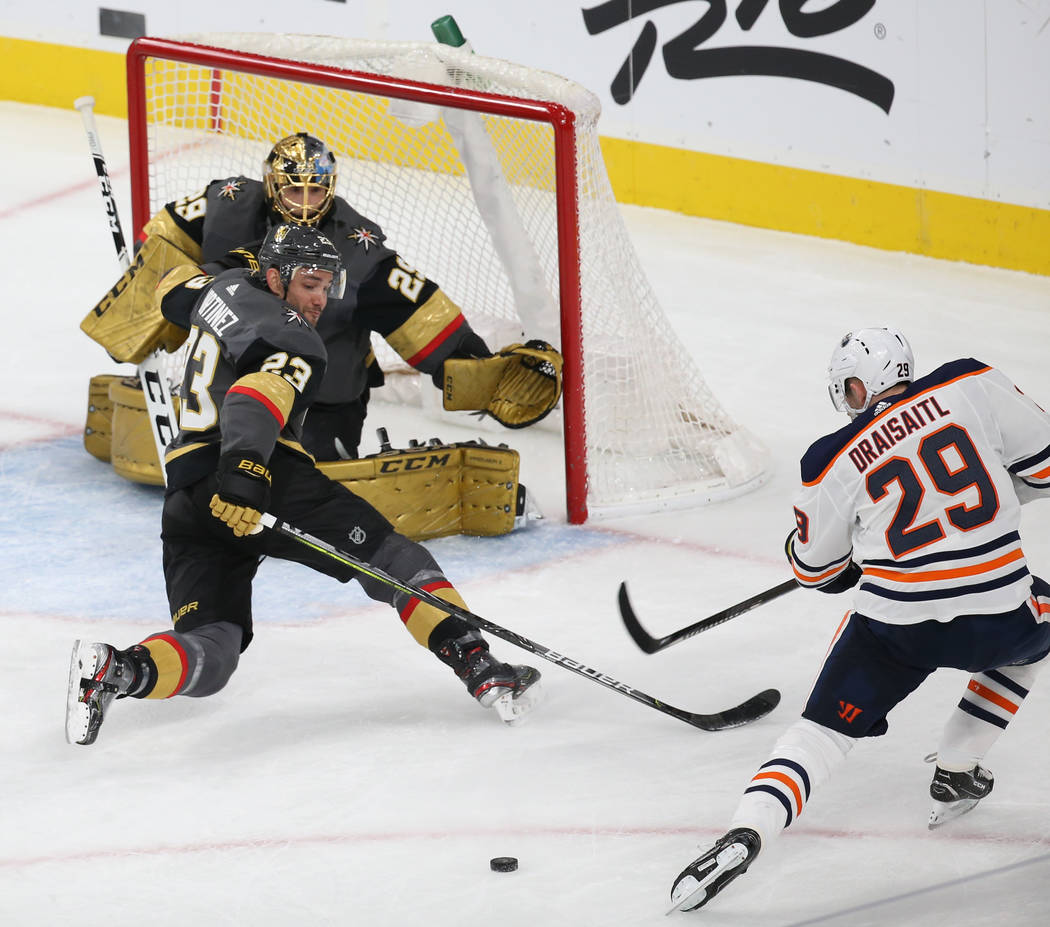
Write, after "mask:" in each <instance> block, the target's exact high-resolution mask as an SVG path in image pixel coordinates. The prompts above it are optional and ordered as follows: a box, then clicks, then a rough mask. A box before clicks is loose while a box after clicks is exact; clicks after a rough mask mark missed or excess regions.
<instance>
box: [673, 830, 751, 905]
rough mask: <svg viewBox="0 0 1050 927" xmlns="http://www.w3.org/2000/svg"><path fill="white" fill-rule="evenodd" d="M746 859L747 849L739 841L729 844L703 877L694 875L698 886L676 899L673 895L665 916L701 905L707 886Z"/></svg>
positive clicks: (693, 877)
mask: <svg viewBox="0 0 1050 927" xmlns="http://www.w3.org/2000/svg"><path fill="white" fill-rule="evenodd" d="M745 859H747V850H746V849H745V848H744V847H742V846H741V845H740V844H739V843H732V844H730V845H729V846H727V847H726V848H725V849H724V850H722V852H721V853H719V854H718V855H717V856H716V857H715V863H714V865H713V866H712V867H711V869H709V870H708V871H707V872H706V873H705V874H704V876H703V877H702V878H701V879H699V880H697V879H696V876H692V879H693V881H695V882H696V887H695V888H693V889H690V890H689V894H688V895H682V896H679V897H678V898H676V899H675V898H674V897H673V896H672V899H673V901H674V904H673V905H672V906H671V907H670V908H669V909H668V910H666V911H664V917H667V915H669V914H674V912H675V911H691V910H693V909H694V907H699V906H700V904H702V903H703V901H704V900H705V898H706V897H707V887H708V886H709V885H710V884H711V883H712V882H714V881H715V879H717V878H718V877H719V876H720V875H722V873H724V872H726V871H727V870H731V869H735V868H736V867H737V866H739V865H740V864H741V863H742V862H743V861H744V860H745Z"/></svg>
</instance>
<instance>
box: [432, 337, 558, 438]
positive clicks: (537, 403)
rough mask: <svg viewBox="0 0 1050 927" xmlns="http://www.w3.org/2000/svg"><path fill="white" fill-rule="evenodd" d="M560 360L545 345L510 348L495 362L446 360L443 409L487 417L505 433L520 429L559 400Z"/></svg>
mask: <svg viewBox="0 0 1050 927" xmlns="http://www.w3.org/2000/svg"><path fill="white" fill-rule="evenodd" d="M561 369H562V356H561V354H559V353H558V351H557V350H556V349H555V348H553V347H552V346H551V345H549V344H547V342H546V341H528V342H526V343H525V344H511V345H508V346H507V347H505V348H503V349H502V350H501V351H500V352H499V353H498V354H496V355H495V356H494V357H484V358H456V357H451V358H449V359H448V360H446V361H445V366H444V380H445V383H444V406H445V408H446V409H448V410H449V411H457V410H460V411H462V410H470V411H480V412H484V413H486V414H488V415H491V416H492V417H493V418H494V419H496V421H497V422H499V423H500V424H501V425H505V426H506V427H507V428H524V427H526V426H527V425H532V424H535V423H536V422H538V421H539V420H540V419H542V418H543V417H544V416H545V415H547V414H548V413H549V412H550V411H551V409H553V408H554V407H555V406H556V405H557V404H558V400H559V399H560V398H561Z"/></svg>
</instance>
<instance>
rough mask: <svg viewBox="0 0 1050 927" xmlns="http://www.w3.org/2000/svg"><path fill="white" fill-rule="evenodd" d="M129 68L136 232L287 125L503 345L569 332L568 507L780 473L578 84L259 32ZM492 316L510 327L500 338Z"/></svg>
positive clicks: (440, 53) (465, 58)
mask: <svg viewBox="0 0 1050 927" xmlns="http://www.w3.org/2000/svg"><path fill="white" fill-rule="evenodd" d="M127 81H128V122H129V126H128V128H129V143H130V153H131V181H132V217H133V222H134V229H135V230H136V232H138V230H141V228H142V227H143V225H144V224H145V223H146V222H147V220H148V219H149V217H150V216H151V215H152V214H153V213H154V212H155V211H156V210H157V209H159V208H160V207H161V206H163V204H164V203H165V202H169V201H171V200H175V199H179V198H180V197H183V196H187V195H190V194H193V193H195V192H198V191H199V190H200V189H203V187H204V186H205V185H206V184H207V183H208V182H209V181H211V180H213V179H216V178H220V177H225V176H232V175H237V174H244V175H245V176H249V177H254V178H256V179H258V178H259V168H260V165H261V160H262V156H263V155H264V154H265V151H268V150H269V147H270V146H272V144H273V142H274V141H276V140H277V139H278V138H281V137H282V136H284V135H287V134H291V133H292V132H295V131H308V132H311V133H312V134H314V135H317V136H318V137H320V138H322V139H324V140H325V141H326V142H327V143H328V144H329V145H330V146H331V147H332V149H333V150H334V151H335V153H336V156H337V158H338V159H339V165H340V177H339V187H340V189H339V191H338V192H339V194H340V195H342V196H344V197H345V198H346V199H347V200H348V201H349V202H350V203H351V205H353V206H354V207H355V208H356V209H357V210H358V211H360V212H361V213H362V214H364V215H367V216H369V217H370V218H374V219H376V220H377V221H378V222H379V224H380V225H381V226H382V227H383V229H384V231H385V232H386V233H387V235H388V236H391V238H392V240H393V241H394V242H395V247H397V249H398V251H399V253H401V254H402V255H403V256H405V257H406V258H408V259H410V260H411V261H412V263H414V264H416V265H417V266H418V267H419V268H420V269H421V270H422V271H423V272H424V273H426V274H427V275H428V276H431V277H432V278H433V279H435V280H437V281H438V282H439V283H440V284H441V286H442V288H443V289H445V290H446V292H448V293H449V295H450V296H451V297H452V298H453V299H454V300H455V301H456V302H457V303H458V304H459V305H460V306H462V307H463V310H464V312H465V314H466V315H467V318H469V319H470V320H471V323H472V325H474V327H475V328H477V329H478V330H479V332H480V333H481V334H482V335H483V336H485V337H486V339H487V340H489V343H490V345H494V346H499V345H501V344H504V343H507V342H508V341H510V340H521V337H522V336H524V337H544V338H546V339H547V340H549V341H552V342H553V343H555V344H556V346H557V347H558V348H559V349H560V350H561V352H562V354H563V356H564V358H565V366H564V387H565V391H564V397H563V400H562V403H561V409H560V413H561V414H560V423H561V429H562V432H563V439H564V447H565V475H566V512H567V517H568V520H569V521H570V522H572V523H581V522H584V521H586V520H587V518H588V515H589V514H600V513H602V512H609V513H618V512H623V511H643V510H653V509H659V508H664V507H669V506H680V505H683V504H689V503H693V504H695V503H698V502H706V501H710V500H712V499H716V498H723V497H725V496H728V495H733V494H736V493H739V492H743V491H746V490H747V489H750V488H752V487H753V486H756V485H758V484H759V483H760V482H761V481H762V480H763V479H764V478H765V475H766V466H765V452H764V448H762V447H761V445H760V444H759V443H758V442H757V441H755V440H754V439H753V438H752V437H751V436H750V435H749V434H748V433H747V432H746V431H744V430H742V429H740V428H739V427H738V426H736V425H735V424H734V423H733V422H732V421H731V420H730V419H729V418H728V416H726V414H725V413H724V412H723V411H722V409H721V407H720V406H719V405H718V403H717V402H716V401H715V400H714V397H713V396H712V395H711V394H710V391H709V390H708V389H707V387H706V385H705V384H704V383H703V380H702V378H701V377H700V375H699V372H698V371H697V370H696V367H695V363H694V362H693V361H692V359H691V358H690V357H689V356H688V355H687V354H686V352H685V350H684V348H683V347H682V346H681V345H680V343H679V342H678V339H677V337H676V336H675V335H674V333H673V331H672V330H671V328H670V326H669V324H668V323H667V322H666V319H665V317H664V316H663V313H662V311H661V310H660V308H659V306H658V305H656V302H655V299H654V298H653V296H652V293H651V290H650V288H649V286H648V283H647V282H646V281H645V279H644V274H642V272H641V271H640V269H639V267H638V265H637V259H636V257H635V255H634V252H633V248H632V247H631V245H630V242H629V239H628V237H627V235H626V229H625V228H624V226H623V223H622V218H621V217H620V216H619V213H618V211H617V208H616V204H615V200H614V199H613V197H612V192H611V187H610V186H609V183H608V178H607V175H606V174H605V170H604V164H603V162H602V161H601V152H600V148H599V146H598V137H597V118H598V113H599V107H598V104H597V100H596V99H595V98H594V97H593V95H591V94H589V93H588V92H587V91H586V90H584V89H583V88H580V87H578V85H575V84H572V82H570V81H566V80H565V79H563V78H560V77H557V76H556V75H550V74H547V73H546V72H539V71H534V70H531V69H527V68H522V67H520V66H518V65H513V64H510V63H508V62H499V61H495V60H494V59H486V58H482V57H480V56H474V55H471V54H469V53H468V52H467V51H464V50H462V49H454V48H449V47H447V46H443V45H437V44H433V43H406V42H386V43H384V42H365V41H355V40H349V39H342V38H335V37H319V36H285V35H273V36H266V35H252V34H246V35H208V36H195V37H191V39H187V40H170V39H156V38H141V39H137V40H135V41H134V42H133V43H132V44H131V46H130V47H129V49H128V54H127ZM463 114H466V115H463ZM473 149H476V151H475V153H472V150H473ZM477 152H480V154H478V153H477ZM479 163H480V167H479V166H478V165H479ZM347 185H349V186H347ZM395 208H404V209H407V210H408V212H407V213H406V215H404V216H402V215H398V214H396V213H395V212H393V211H392V210H394V209H395ZM442 223H447V224H442ZM450 230H451V231H450ZM450 235H451V236H462V238H461V239H460V240H453V241H452V242H451V245H450V243H449V241H448V239H449V237H450ZM465 261H466V264H465ZM467 265H469V266H467ZM512 265H520V266H512ZM621 303H622V305H621ZM479 314H480V315H485V314H490V315H491V316H492V319H491V326H492V329H494V330H496V331H500V332H504V331H510V332H511V334H512V336H511V337H508V338H507V339H506V340H500V339H499V338H498V337H496V340H494V341H493V340H490V339H491V338H493V337H495V336H494V335H492V331H486V329H485V327H484V325H483V324H478V322H477V319H478V315H479ZM513 335H517V336H518V337H513ZM643 340H644V341H645V343H644V344H642V343H641V342H642V341H643ZM647 352H652V356H651V357H650V354H649V353H647ZM391 353H392V352H391ZM394 359H395V360H397V359H396V357H395V358H394ZM384 360H385V358H384V357H382V356H381V357H380V361H381V363H383V362H384ZM384 366H386V364H385V363H384ZM588 398H590V402H588ZM551 419H553V420H555V422H557V421H558V420H559V416H552V417H551Z"/></svg>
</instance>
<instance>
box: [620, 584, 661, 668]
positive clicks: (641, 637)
mask: <svg viewBox="0 0 1050 927" xmlns="http://www.w3.org/2000/svg"><path fill="white" fill-rule="evenodd" d="M617 598H618V599H619V603H620V617H621V618H622V619H623V625H624V627H625V628H627V633H628V634H630V635H631V639H632V640H633V641H634V642H635V643H636V644H637V645H638V646H639V647H641V648H642V650H644V651H645V652H646V653H656V651H658V650H659V649H660V641H658V640H657V639H656V638H655V637H653V636H652V635H651V634H650V633H649V632H648V631H646V630H645V628H643V627H642V625H641V622H639V621H638V616H637V615H635V613H634V609H633V608H632V607H631V600H630V599H629V598H628V597H627V583H620V591H619V593H618V596H617Z"/></svg>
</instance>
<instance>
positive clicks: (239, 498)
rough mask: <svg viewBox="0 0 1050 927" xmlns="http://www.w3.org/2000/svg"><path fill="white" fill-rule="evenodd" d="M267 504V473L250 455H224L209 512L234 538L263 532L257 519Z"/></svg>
mask: <svg viewBox="0 0 1050 927" xmlns="http://www.w3.org/2000/svg"><path fill="white" fill-rule="evenodd" d="M269 504H270V471H269V470H268V469H267V468H266V465H265V464H264V463H263V462H262V461H261V460H259V459H258V458H257V457H256V456H255V455H252V454H223V456H222V457H221V458H220V459H219V485H218V486H217V487H216V492H215V495H213V496H212V497H211V513H212V515H214V516H215V517H216V518H218V519H219V521H221V522H224V523H225V524H227V525H229V527H230V530H231V531H233V533H234V534H235V535H237V537H239V538H242V537H244V536H245V535H247V534H258V533H259V532H260V531H262V525H260V524H259V519H260V518H262V513H263V512H265V511H266V507H267V506H268V505H269Z"/></svg>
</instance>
